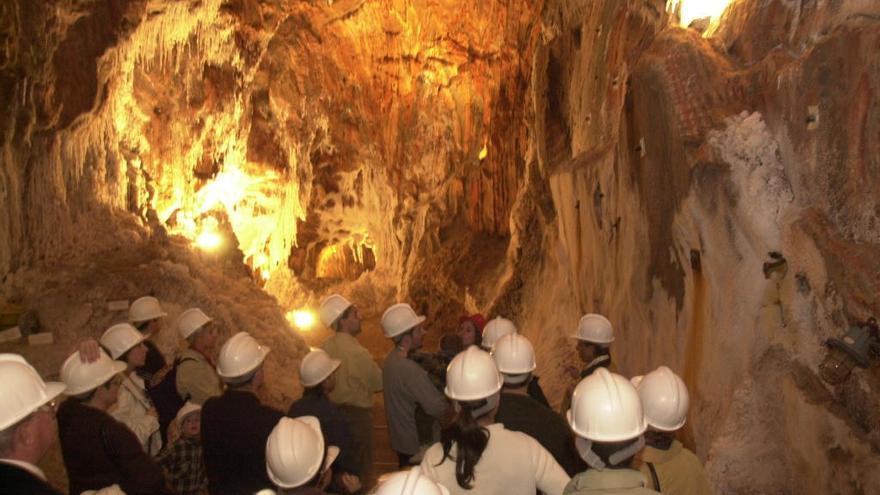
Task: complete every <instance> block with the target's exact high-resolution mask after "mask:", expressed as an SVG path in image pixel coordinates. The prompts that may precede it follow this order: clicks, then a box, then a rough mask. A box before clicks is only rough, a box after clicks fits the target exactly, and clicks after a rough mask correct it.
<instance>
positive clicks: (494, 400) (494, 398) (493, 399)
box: [452, 392, 501, 419]
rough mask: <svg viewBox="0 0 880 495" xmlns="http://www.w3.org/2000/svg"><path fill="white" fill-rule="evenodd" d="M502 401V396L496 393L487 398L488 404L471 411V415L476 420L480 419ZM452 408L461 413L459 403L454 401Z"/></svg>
mask: <svg viewBox="0 0 880 495" xmlns="http://www.w3.org/2000/svg"><path fill="white" fill-rule="evenodd" d="M500 401H501V394H500V393H499V392H495V393H494V394H492V395H490V396H489V397H486V403H485V404H483V405H482V406H480V407H478V408H476V409H474V410H472V411H471V414H472V415H473V416H474V419H478V418H480V417H481V416H483V415H485V414H487V413H489V412H491V411H492V410H493V409H495V407H496V406H497V405H498V403H499V402H500ZM452 408H453V409H455V412H461V406H460V405H459V404H458V401H457V400H456V401H452Z"/></svg>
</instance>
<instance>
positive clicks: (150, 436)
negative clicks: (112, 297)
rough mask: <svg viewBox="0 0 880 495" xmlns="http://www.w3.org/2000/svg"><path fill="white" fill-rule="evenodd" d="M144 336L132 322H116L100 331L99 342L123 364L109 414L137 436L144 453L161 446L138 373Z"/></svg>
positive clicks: (155, 418)
mask: <svg viewBox="0 0 880 495" xmlns="http://www.w3.org/2000/svg"><path fill="white" fill-rule="evenodd" d="M145 339H146V336H145V335H143V334H142V333H140V332H138V331H137V329H136V328H134V327H133V326H131V325H129V324H128V323H119V324H116V325H113V326H112V327H110V328H108V329H107V331H106V332H104V334H103V335H101V339H100V343H101V346H102V347H103V348H104V349H105V350H106V351H107V353H108V354H110V357H111V358H113V359H116V360H119V361H122V362H124V363H125V364H126V366H127V368H126V370H125V372H124V373H123V375H122V376H123V378H124V380H123V382H122V386H120V387H119V398H118V399H117V401H116V406H115V407H114V408H113V410H112V411H111V412H110V415H111V416H113V417H114V418H116V420H117V421H120V422H121V423H123V424H124V425H125V426H127V427H128V428H129V429H130V430H131V431H132V432H133V433H134V434H135V436H137V437H138V440H140V442H141V445H142V446H143V447H144V450H145V451H146V452H147V453H148V454H150V455H156V454H158V453H159V450H161V449H162V434H161V433H160V432H159V413H157V412H156V408H154V407H153V404H152V402H151V401H150V397H149V396H148V395H147V391H146V388H144V380H143V378H141V377H140V376H139V375H138V371H139V370H140V369H141V368H142V367H143V366H144V363H145V362H146V358H147V348H146V346H145V345H144V340H145Z"/></svg>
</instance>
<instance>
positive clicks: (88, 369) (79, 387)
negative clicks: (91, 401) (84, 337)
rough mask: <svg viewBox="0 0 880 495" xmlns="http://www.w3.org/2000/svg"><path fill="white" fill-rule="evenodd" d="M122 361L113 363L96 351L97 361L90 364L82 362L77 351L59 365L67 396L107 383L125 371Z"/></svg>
mask: <svg viewBox="0 0 880 495" xmlns="http://www.w3.org/2000/svg"><path fill="white" fill-rule="evenodd" d="M125 368H126V365H125V363H123V362H122V361H114V360H112V359H110V356H108V355H107V353H106V352H104V350H103V349H99V351H98V359H96V360H95V361H92V362H91V363H84V362H82V358H80V356H79V351H77V352H74V353H73V354H71V355H70V357H68V358H67V360H65V361H64V364H62V365H61V380H62V381H64V384H65V385H67V390H65V391H64V393H65V394H67V395H81V394H84V393H86V392H89V391H92V390H94V389H96V388H98V386H99V385H103V384H105V383H107V381H109V380H110V379H111V378H113V376H114V375H116V374H117V373H121V372H123V371H125Z"/></svg>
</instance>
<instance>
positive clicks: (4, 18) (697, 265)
mask: <svg viewBox="0 0 880 495" xmlns="http://www.w3.org/2000/svg"><path fill="white" fill-rule="evenodd" d="M878 19H880V4H878V3H877V2H875V1H871V0H861V1H860V0H844V1H831V0H815V1H809V0H803V1H800V0H798V1H795V0H739V1H734V2H733V3H732V5H731V6H730V7H729V8H728V10H727V11H726V13H725V14H724V15H723V16H722V17H721V18H720V19H719V20H718V22H717V24H713V25H711V26H709V27H708V31H707V32H705V36H702V35H701V33H700V32H698V31H697V30H694V29H683V28H680V27H677V25H676V23H675V19H674V18H673V17H672V16H671V15H670V14H668V13H667V11H666V6H665V5H664V2H662V1H656V0H629V1H625V0H619V1H611V0H592V1H587V0H581V1H575V0H568V1H562V0H547V1H546V2H540V1H539V2H526V1H524V0H510V1H507V2H500V1H499V2H495V1H485V0H466V1H461V2H452V1H442V0H441V1H437V0H434V1H427V0H410V1H404V0H396V1H391V0H383V1H374V2H366V1H363V0H360V1H357V0H339V1H327V2H324V1H321V2H311V3H307V2H294V1H285V0H273V1H264V2H257V1H255V0H228V1H220V0H201V1H164V2H163V1H157V0H154V1H126V0H106V1H104V0H102V1H85V0H59V1H55V2H34V1H31V0H10V1H6V2H3V3H2V4H0V25H2V27H0V33H2V38H0V39H2V46H3V50H2V52H0V98H2V101H3V102H4V104H5V105H4V107H5V108H6V112H4V114H3V118H2V121H0V130H2V161H0V205H2V206H0V273H2V277H3V278H2V293H3V296H4V297H5V298H6V299H9V300H16V301H21V302H23V303H24V304H25V305H26V306H28V307H33V308H35V309H37V310H38V312H39V315H40V319H41V321H42V324H43V326H44V327H45V328H46V329H48V330H51V331H54V332H56V334H57V335H58V339H59V341H60V342H61V343H63V344H72V343H73V342H75V341H76V340H77V339H79V338H81V337H82V336H84V335H94V334H95V332H99V331H100V329H101V328H103V327H104V326H105V325H106V324H108V323H109V322H111V321H113V319H114V318H117V317H118V316H119V315H117V314H113V313H112V312H111V311H110V310H109V309H107V301H108V300H113V299H117V298H133V297H136V296H137V295H140V294H142V293H145V292H152V293H154V294H156V295H157V296H159V297H160V299H162V300H163V301H169V308H170V312H171V313H172V316H174V315H176V314H177V313H179V311H180V310H182V309H183V308H185V307H187V306H189V305H193V304H199V305H202V306H203V307H205V308H206V310H208V311H210V312H211V313H212V314H214V315H216V316H217V318H218V319H219V320H220V321H222V322H223V323H224V325H225V328H226V329H227V331H228V332H229V333H231V332H233V331H237V330H249V331H251V332H253V333H254V334H255V335H257V337H258V338H260V339H263V340H265V341H267V342H269V343H270V345H272V346H273V347H274V348H275V349H276V352H274V353H273V354H272V356H271V357H270V361H269V362H270V365H269V366H270V372H273V373H274V374H275V375H276V376H278V379H277V381H275V382H273V387H272V388H271V390H270V391H269V395H270V396H271V397H270V399H271V400H273V401H275V402H277V403H283V402H284V401H286V400H288V399H289V398H290V397H292V396H295V395H296V393H298V392H297V391H296V385H295V383H296V377H295V376H293V375H294V373H293V372H292V371H291V370H292V369H294V368H295V365H296V362H297V360H298V357H299V356H301V355H302V353H303V352H305V350H306V347H305V345H304V343H303V341H302V339H300V338H298V337H297V336H295V334H293V333H292V332H291V331H290V329H289V327H288V324H287V323H286V322H285V319H284V317H283V315H284V312H285V311H286V310H289V309H292V308H294V307H297V306H299V305H303V304H308V303H311V304H314V303H315V301H317V300H319V299H320V297H322V296H323V295H326V294H327V293H329V292H330V291H333V290H340V291H342V292H343V293H345V294H347V295H348V296H350V297H352V299H353V300H355V301H356V302H357V303H358V304H359V305H361V306H362V307H364V308H365V312H366V313H367V314H368V316H369V317H372V318H375V317H377V315H378V313H379V312H380V311H381V308H383V307H384V306H385V305H387V304H388V303H390V302H393V301H395V300H408V301H411V302H413V303H414V305H415V306H416V307H417V309H419V310H421V311H424V312H426V313H427V314H428V315H429V316H430V317H431V318H432V320H431V321H432V322H433V326H434V328H436V329H438V330H439V331H442V330H443V329H450V328H451V327H452V326H453V325H454V324H455V318H456V317H457V316H458V315H459V314H460V313H462V312H464V311H477V310H479V311H482V312H484V313H487V314H491V315H495V314H503V315H505V316H508V317H510V318H512V319H513V320H514V321H516V322H517V323H518V325H519V326H520V328H521V330H522V332H523V333H524V334H525V335H527V336H528V337H530V338H531V339H532V340H533V342H535V344H536V347H537V350H538V359H539V368H538V371H539V374H540V375H541V376H542V378H543V381H542V383H544V384H546V385H545V387H546V389H547V391H548V393H549V394H550V395H551V396H552V399H553V400H554V401H555V402H557V403H558V402H559V401H560V400H561V395H562V393H563V391H564V389H565V388H566V386H567V385H568V384H569V381H568V380H569V379H568V378H566V377H565V374H564V371H563V370H564V367H565V366H566V365H568V364H570V363H573V362H575V361H574V360H575V359H576V357H575V355H574V352H573V349H572V347H571V345H570V341H568V340H567V338H566V334H567V333H568V332H570V331H571V330H572V328H573V326H574V324H575V322H576V321H577V319H578V317H579V316H580V315H581V314H582V313H584V312H587V311H596V312H601V313H603V314H605V315H607V316H608V317H609V318H610V319H611V320H612V321H613V322H614V323H615V327H616V330H617V341H616V342H615V346H614V355H615V359H616V360H617V362H618V364H619V369H620V371H621V372H623V373H624V374H627V375H635V374H641V373H644V372H646V371H649V370H651V369H653V368H654V367H656V366H658V365H660V364H667V365H669V366H670V367H672V368H673V369H674V370H676V371H677V372H679V373H680V374H681V375H682V376H683V377H684V378H685V379H686V381H687V383H688V386H689V388H690V390H691V396H692V406H691V413H690V418H689V422H688V426H687V427H686V429H685V431H684V433H683V438H684V440H685V441H686V443H687V444H689V445H691V446H693V447H694V449H695V450H696V452H697V453H698V455H699V456H700V457H701V458H702V459H703V460H704V461H705V463H706V468H707V471H708V474H709V476H710V478H711V480H712V482H713V484H714V486H715V487H716V488H717V489H718V491H719V492H721V493H829V492H830V493H872V492H876V491H878V490H880V432H878V429H877V425H878V424H880V412H878V411H880V407H878V406H880V400H878V394H877V390H878V388H880V379H878V378H880V377H878V370H877V367H876V366H874V367H872V368H870V369H866V370H863V369H857V370H856V371H854V372H853V374H852V375H851V376H850V377H849V378H848V380H846V381H845V382H843V383H841V384H839V385H836V386H832V385H829V384H827V383H825V382H823V381H822V380H821V379H820V378H819V374H818V365H819V363H820V362H821V361H822V359H823V358H824V356H825V353H826V349H825V347H824V346H823V342H824V341H825V339H827V338H829V337H832V336H839V335H840V334H842V333H843V332H845V331H846V329H847V327H848V325H849V323H851V322H854V321H858V320H862V319H865V318H867V317H869V316H871V315H874V316H877V315H880V297H878V294H880V249H878V245H880V223H878V219H877V218H878V212H880V205H878V198H880V195H878V191H880V140H878V137H880V106H878V88H880V49H878V47H880V22H878ZM703 28H705V26H703ZM208 228H211V229H214V230H215V231H216V232H219V234H221V235H222V236H224V237H225V238H226V239H228V240H231V241H232V242H231V243H229V244H228V245H226V246H225V247H224V248H222V249H220V250H219V251H217V252H213V253H204V252H201V251H200V250H199V249H196V248H194V247H193V244H192V242H193V241H194V240H196V239H197V238H198V236H199V235H200V232H202V231H204V230H205V229H208ZM438 333H439V332H438ZM164 344H165V347H166V349H169V350H170V349H171V348H173V347H174V345H175V344H176V342H174V341H173V335H169V336H166V342H164ZM61 347H63V346H59V348H58V349H56V350H54V351H52V352H48V353H47V355H48V356H49V358H51V359H49V358H47V359H46V360H45V363H43V364H42V365H41V366H42V368H43V370H44V371H46V372H49V373H51V372H54V370H56V369H57V364H58V363H59V362H60V360H61V358H62V357H63V355H64V354H65V353H66V351H67V349H61Z"/></svg>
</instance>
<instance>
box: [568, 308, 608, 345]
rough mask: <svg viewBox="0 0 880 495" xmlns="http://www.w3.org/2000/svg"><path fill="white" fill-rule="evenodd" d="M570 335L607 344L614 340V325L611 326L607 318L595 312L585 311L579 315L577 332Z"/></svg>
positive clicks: (595, 342)
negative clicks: (585, 312)
mask: <svg viewBox="0 0 880 495" xmlns="http://www.w3.org/2000/svg"><path fill="white" fill-rule="evenodd" d="M572 337H574V338H576V339H578V340H583V341H586V342H592V343H594V344H600V345H608V344H610V343H612V342H614V327H612V326H611V322H610V321H608V318H605V317H604V316H602V315H599V314H596V313H587V314H585V315H584V316H582V317H581V320H580V321H579V322H578V327H577V332H575V334H574V335H572Z"/></svg>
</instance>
